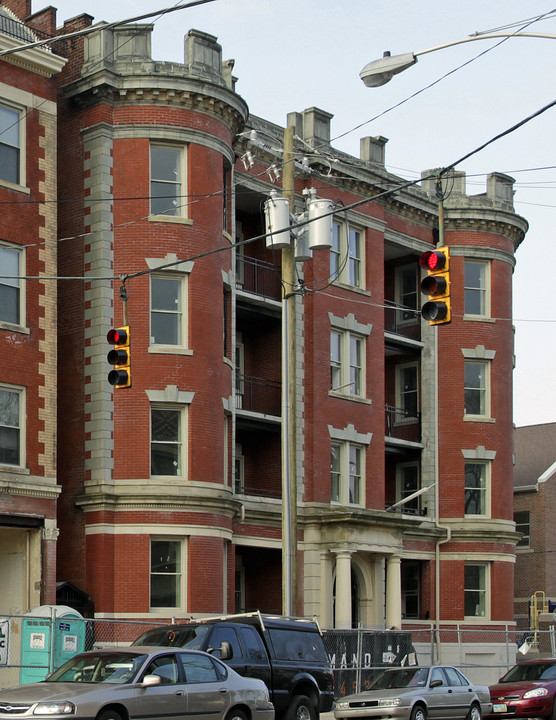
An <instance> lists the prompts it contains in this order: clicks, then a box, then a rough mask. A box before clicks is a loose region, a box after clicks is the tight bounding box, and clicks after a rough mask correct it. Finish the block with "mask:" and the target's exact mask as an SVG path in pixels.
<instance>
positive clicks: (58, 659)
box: [19, 605, 85, 685]
mask: <svg viewBox="0 0 556 720" xmlns="http://www.w3.org/2000/svg"><path fill="white" fill-rule="evenodd" d="M84 647H85V620H84V619H83V615H81V613H80V612H78V611H77V610H74V609H73V608H71V607H68V606H67V605H41V606H40V607H38V608H35V609H34V610H31V612H30V613H27V615H26V616H25V617H24V618H23V622H22V627H21V672H20V676H19V682H20V683H21V684H22V685H24V684H26V683H31V682H39V681H40V680H44V678H45V677H46V676H47V675H48V673H50V672H52V671H53V670H55V669H56V668H57V667H60V665H63V664H64V663H65V662H66V660H69V659H70V658H71V657H73V656H74V655H75V654H76V653H78V652H82V651H83V649H84Z"/></svg>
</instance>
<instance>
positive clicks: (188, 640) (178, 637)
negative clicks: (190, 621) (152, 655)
mask: <svg viewBox="0 0 556 720" xmlns="http://www.w3.org/2000/svg"><path fill="white" fill-rule="evenodd" d="M209 629H210V628H209V626H208V625H182V626H180V627H175V626H174V627H158V628H154V630H147V631H146V632H144V633H143V634H142V635H140V636H139V637H138V638H137V640H134V641H133V642H132V643H131V644H132V645H164V646H170V647H186V648H190V649H191V650H201V646H202V644H203V641H204V639H205V638H206V636H207V634H208V631H209Z"/></svg>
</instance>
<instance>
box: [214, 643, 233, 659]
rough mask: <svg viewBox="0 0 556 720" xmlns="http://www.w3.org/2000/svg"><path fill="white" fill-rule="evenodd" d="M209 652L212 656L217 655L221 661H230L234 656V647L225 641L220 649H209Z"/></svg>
mask: <svg viewBox="0 0 556 720" xmlns="http://www.w3.org/2000/svg"><path fill="white" fill-rule="evenodd" d="M207 652H208V653H210V654H211V655H212V654H214V655H216V657H217V658H220V660H229V659H230V658H233V656H234V651H233V649H232V646H231V644H230V643H229V642H228V641H227V640H223V641H222V644H221V645H220V647H219V648H212V647H210V648H208V649H207Z"/></svg>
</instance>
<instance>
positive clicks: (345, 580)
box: [334, 550, 351, 628]
mask: <svg viewBox="0 0 556 720" xmlns="http://www.w3.org/2000/svg"><path fill="white" fill-rule="evenodd" d="M335 621H336V622H335V623H334V626H335V627H337V628H351V551H350V550H338V551H337V552H336V617H335Z"/></svg>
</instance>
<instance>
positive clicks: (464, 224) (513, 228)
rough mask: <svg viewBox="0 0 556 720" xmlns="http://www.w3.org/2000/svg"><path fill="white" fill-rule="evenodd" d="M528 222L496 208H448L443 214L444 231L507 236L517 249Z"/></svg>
mask: <svg viewBox="0 0 556 720" xmlns="http://www.w3.org/2000/svg"><path fill="white" fill-rule="evenodd" d="M528 227H529V224H528V223H527V220H525V219H524V218H522V217H521V216H520V215H515V214H513V213H511V212H503V211H500V210H497V209H496V208H492V209H490V208H480V207H472V206H471V207H469V208H461V209H460V208H448V209H447V210H446V212H445V215H444V229H445V230H446V231H448V232H449V231H458V230H459V231H475V232H481V233H495V234H496V235H502V236H503V237H507V238H509V239H510V240H511V241H512V242H513V243H514V247H515V249H516V250H517V248H518V246H519V245H520V243H521V242H522V240H523V239H524V237H525V233H526V232H527V230H528Z"/></svg>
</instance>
